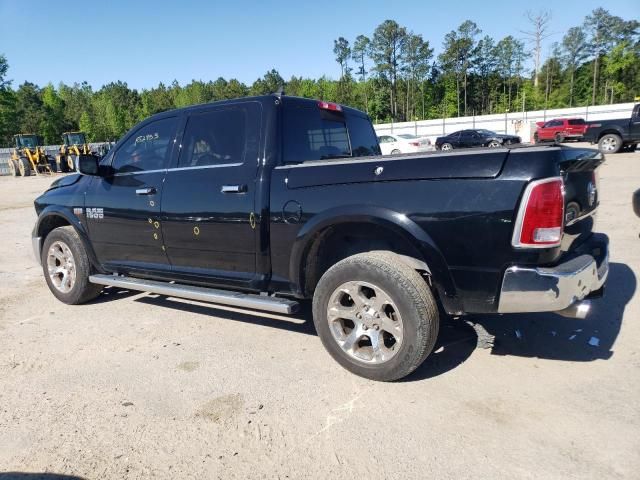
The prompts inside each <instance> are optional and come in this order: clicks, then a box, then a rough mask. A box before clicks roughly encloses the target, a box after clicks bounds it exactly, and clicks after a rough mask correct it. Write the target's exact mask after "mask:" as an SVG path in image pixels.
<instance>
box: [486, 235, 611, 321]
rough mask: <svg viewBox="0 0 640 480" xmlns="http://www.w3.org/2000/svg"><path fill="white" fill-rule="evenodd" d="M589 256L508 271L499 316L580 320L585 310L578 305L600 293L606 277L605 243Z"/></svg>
mask: <svg viewBox="0 0 640 480" xmlns="http://www.w3.org/2000/svg"><path fill="white" fill-rule="evenodd" d="M599 238H600V239H602V238H604V239H605V241H604V243H603V241H602V240H601V241H600V242H599V243H598V245H597V246H596V247H594V248H593V252H592V254H588V253H584V254H581V255H579V256H577V257H575V258H572V259H571V260H569V261H567V262H564V263H562V264H560V265H557V266H555V267H551V268H546V267H537V268H535V267H534V268H532V267H518V266H512V267H509V268H507V270H506V272H505V274H504V278H503V280H502V288H501V290H500V301H499V303H498V312H499V313H524V312H559V313H563V314H565V315H567V316H574V317H582V318H584V315H585V314H586V312H587V311H588V306H587V305H584V306H583V307H584V308H580V307H581V305H580V302H581V301H582V300H583V299H584V298H586V297H587V296H589V294H591V293H593V292H596V291H598V290H600V289H601V288H602V287H603V286H604V283H605V281H606V280H607V275H608V274H609V253H608V239H607V238H606V237H605V236H599Z"/></svg>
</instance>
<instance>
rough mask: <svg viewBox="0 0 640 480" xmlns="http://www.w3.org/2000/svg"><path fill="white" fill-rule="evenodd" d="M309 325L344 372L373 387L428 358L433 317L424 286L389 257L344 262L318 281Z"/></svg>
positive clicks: (363, 257) (374, 255)
mask: <svg viewBox="0 0 640 480" xmlns="http://www.w3.org/2000/svg"><path fill="white" fill-rule="evenodd" d="M313 321H314V323H315V326H316V330H317V332H318V335H319V336H320V339H321V340H322V343H323V345H324V347H325V348H326V349H327V351H328V352H329V354H330V355H331V356H332V357H333V358H334V359H335V360H336V361H337V362H338V363H340V364H341V365H342V366H343V367H344V368H346V369H347V370H349V371H350V372H352V373H355V374H356V375H360V376H362V377H366V378H370V379H372V380H379V381H392V380H397V379H400V378H402V377H404V376H406V375H408V374H409V373H411V372H412V371H413V370H415V369H416V368H417V367H418V366H419V365H420V364H421V363H422V362H423V361H424V359H425V358H426V357H427V355H429V353H431V350H432V349H433V346H434V345H435V341H436V338H437V336H438V327H439V314H438V307H437V305H436V302H435V299H434V297H433V295H432V293H431V290H429V287H428V286H427V283H426V282H425V280H424V279H423V278H422V277H421V276H420V274H418V272H416V271H415V270H414V269H413V268H411V267H410V266H408V265H406V264H405V263H403V262H402V261H401V260H400V259H399V257H397V256H396V255H395V254H393V253H391V252H368V253H362V254H357V255H353V256H351V257H348V258H346V259H344V260H342V261H340V262H338V263H336V264H335V265H334V266H332V267H331V268H330V269H329V270H327V272H326V273H325V274H324V275H323V276H322V278H321V279H320V281H319V282H318V286H317V288H316V291H315V293H314V296H313Z"/></svg>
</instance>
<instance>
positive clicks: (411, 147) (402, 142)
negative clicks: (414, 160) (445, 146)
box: [378, 133, 433, 155]
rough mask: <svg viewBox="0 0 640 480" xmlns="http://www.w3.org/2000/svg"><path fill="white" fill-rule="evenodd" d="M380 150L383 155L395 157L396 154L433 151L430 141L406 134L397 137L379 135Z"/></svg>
mask: <svg viewBox="0 0 640 480" xmlns="http://www.w3.org/2000/svg"><path fill="white" fill-rule="evenodd" d="M378 142H379V143H380V150H382V154H383V155H396V154H398V153H418V152H428V151H431V150H433V146H432V145H431V140H429V139H428V138H424V137H417V136H415V135H411V134H408V133H401V134H399V135H380V136H379V137H378Z"/></svg>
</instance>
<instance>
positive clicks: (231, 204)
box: [162, 102, 262, 286]
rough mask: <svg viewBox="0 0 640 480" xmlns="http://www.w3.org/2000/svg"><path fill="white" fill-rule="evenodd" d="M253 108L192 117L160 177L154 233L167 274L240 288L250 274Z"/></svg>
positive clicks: (256, 115)
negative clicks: (160, 239) (158, 234)
mask: <svg viewBox="0 0 640 480" xmlns="http://www.w3.org/2000/svg"><path fill="white" fill-rule="evenodd" d="M261 115H262V106H261V104H260V103H258V102H238V103H232V104H226V105H220V106H215V107H207V108H205V109H201V110H199V111H194V112H192V113H191V114H190V115H189V116H188V118H187V123H186V127H185V130H184V135H183V137H182V140H181V147H180V153H179V158H178V163H177V167H175V168H171V169H169V171H168V174H167V178H166V181H165V185H164V191H163V200H162V232H163V235H164V245H165V247H166V251H167V255H168V257H169V260H170V261H171V265H172V270H173V272H174V274H177V275H181V276H195V277H203V278H206V279H207V281H210V282H211V281H213V282H214V283H215V280H216V279H220V281H221V282H220V283H224V284H225V285H234V284H235V285H239V286H242V285H244V284H246V282H249V281H250V280H251V279H252V278H253V276H254V275H255V272H256V262H255V256H256V247H255V238H256V230H255V228H256V214H255V212H254V193H255V188H256V184H255V179H256V173H257V170H258V151H259V144H260V136H261V134H260V131H261V125H262V119H261Z"/></svg>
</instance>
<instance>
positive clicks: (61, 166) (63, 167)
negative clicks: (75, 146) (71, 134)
mask: <svg viewBox="0 0 640 480" xmlns="http://www.w3.org/2000/svg"><path fill="white" fill-rule="evenodd" d="M56 163H57V164H58V170H59V171H61V172H62V173H68V172H69V164H68V162H67V157H66V156H65V157H58V160H57V161H56Z"/></svg>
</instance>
